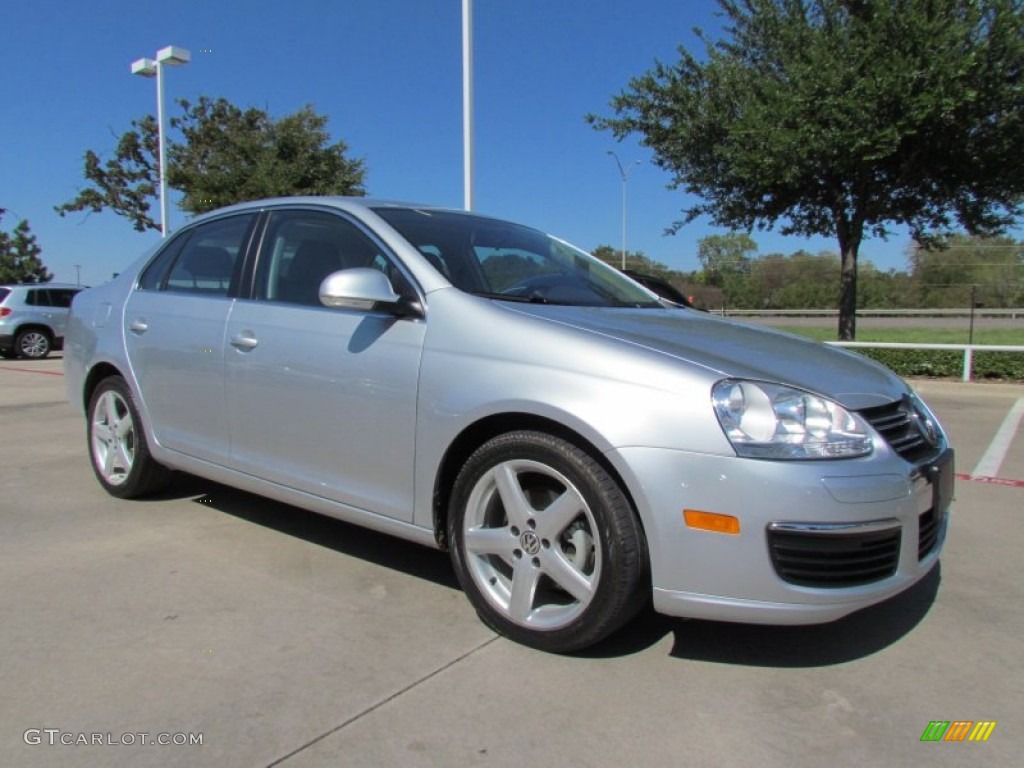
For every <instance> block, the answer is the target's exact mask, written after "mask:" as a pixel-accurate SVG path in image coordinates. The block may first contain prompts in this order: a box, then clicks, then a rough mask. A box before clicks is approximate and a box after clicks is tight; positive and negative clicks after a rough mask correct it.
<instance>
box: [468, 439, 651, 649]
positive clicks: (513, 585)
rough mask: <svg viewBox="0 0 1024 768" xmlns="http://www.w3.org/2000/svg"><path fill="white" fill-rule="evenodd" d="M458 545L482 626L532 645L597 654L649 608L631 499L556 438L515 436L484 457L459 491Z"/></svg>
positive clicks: (477, 456) (494, 444)
mask: <svg viewBox="0 0 1024 768" xmlns="http://www.w3.org/2000/svg"><path fill="white" fill-rule="evenodd" d="M449 537H450V541H451V544H452V559H453V562H454V563H455V568H456V571H457V573H458V574H459V579H460V581H461V582H462V585H463V588H464V589H465V590H466V592H467V594H468V596H469V598H470V600H471V601H472V602H473V604H474V606H475V607H476V609H477V611H478V612H479V613H480V615H481V617H482V618H483V619H484V621H486V622H487V623H488V624H489V625H490V626H491V627H493V628H494V629H496V630H497V631H499V632H501V633H502V634H505V635H508V636H509V637H512V638H513V639H515V640H518V641H519V642H523V643H525V644H527V645H532V646H535V647H539V648H543V649H545V650H553V651H569V650H574V649H576V648H581V647H583V646H585V645H590V644H591V643H593V642H596V641H597V640H599V639H600V638H602V637H604V636H605V635H607V634H609V633H610V632H612V631H614V630H615V629H616V628H618V627H619V626H620V625H621V624H622V623H624V622H625V621H626V620H628V619H629V618H630V617H631V616H632V615H633V614H634V613H635V612H636V611H637V610H638V609H639V608H640V607H641V606H642V605H643V604H644V602H645V600H646V589H645V587H646V576H647V559H646V552H645V550H644V544H643V534H642V532H641V529H640V526H639V524H638V522H637V519H636V516H635V514H634V512H633V510H632V507H631V505H630V504H629V501H628V499H627V498H626V497H625V495H624V494H623V493H622V490H621V489H620V488H619V486H618V484H617V483H616V482H615V480H614V479H613V478H612V477H611V476H610V475H609V474H608V472H607V471H606V470H605V469H604V468H603V467H602V466H601V465H600V464H599V463H598V462H596V461H594V459H593V458H592V457H591V456H590V455H589V454H588V453H586V452H585V451H583V450H582V449H580V448H578V447H577V446H575V445H573V444H571V443H568V442H566V441H564V440H562V439H560V438H556V437H553V436H551V435H547V434H544V433H541V432H532V431H523V432H513V433H508V434H505V435H500V436H498V437H496V438H494V439H492V440H491V441H489V442H487V443H486V444H484V445H483V446H482V447H481V448H480V449H479V450H477V451H476V453H474V454H473V456H472V457H470V459H469V461H467V463H466V465H465V467H464V468H463V470H462V472H460V474H459V477H458V479H457V480H456V483H455V489H454V492H453V496H452V504H451V508H450V512H449Z"/></svg>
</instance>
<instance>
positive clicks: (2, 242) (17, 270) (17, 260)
mask: <svg viewBox="0 0 1024 768" xmlns="http://www.w3.org/2000/svg"><path fill="white" fill-rule="evenodd" d="M5 213H6V211H5V210H4V209H3V208H0V219H2V218H3V216H4V214H5ZM42 252H43V251H42V249H41V248H40V247H39V246H38V245H37V244H36V236H35V235H33V234H32V230H31V228H30V227H29V225H28V221H26V220H25V219H22V220H21V221H19V222H18V223H17V224H16V225H15V227H14V231H13V233H12V234H8V233H7V232H4V231H3V230H0V283H48V282H50V281H51V280H52V279H53V275H52V274H50V272H49V270H47V268H46V266H45V265H44V264H43V262H42V260H41V259H40V258H39V254H41V253H42Z"/></svg>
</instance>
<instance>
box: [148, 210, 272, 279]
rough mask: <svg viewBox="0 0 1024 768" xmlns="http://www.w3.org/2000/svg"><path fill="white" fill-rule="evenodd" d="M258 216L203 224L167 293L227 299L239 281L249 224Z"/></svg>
mask: <svg viewBox="0 0 1024 768" xmlns="http://www.w3.org/2000/svg"><path fill="white" fill-rule="evenodd" d="M254 215H255V214H247V215H244V216H233V217H231V218H229V219H218V220H217V221H211V222H209V223H208V224H201V225H200V226H198V227H196V228H195V229H193V230H192V234H191V237H189V239H188V241H187V242H186V243H185V245H184V247H183V248H182V249H181V254H180V255H179V257H178V259H177V260H176V261H175V262H174V266H173V267H172V268H171V272H170V274H169V275H168V276H167V282H166V285H165V289H166V290H168V291H182V292H187V293H202V294H209V295H213V296H227V295H228V291H229V290H230V289H231V287H232V283H233V282H235V281H237V279H238V278H237V272H238V268H240V267H241V258H240V256H241V255H242V252H243V250H244V248H245V241H246V235H247V233H248V231H249V224H250V223H251V222H252V219H253V216H254Z"/></svg>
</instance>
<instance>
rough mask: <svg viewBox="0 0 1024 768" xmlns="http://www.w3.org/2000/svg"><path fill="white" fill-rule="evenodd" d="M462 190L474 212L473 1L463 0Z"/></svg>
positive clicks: (467, 204) (468, 206)
mask: <svg viewBox="0 0 1024 768" xmlns="http://www.w3.org/2000/svg"><path fill="white" fill-rule="evenodd" d="M462 188H463V207H464V208H465V209H466V210H467V211H472V210H473V0H462Z"/></svg>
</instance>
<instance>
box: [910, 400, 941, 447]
mask: <svg viewBox="0 0 1024 768" xmlns="http://www.w3.org/2000/svg"><path fill="white" fill-rule="evenodd" d="M911 417H912V418H913V420H914V423H915V424H916V425H917V431H918V432H920V433H921V437H923V438H924V439H925V442H927V443H928V445H931V446H935V445H937V444H938V442H939V430H938V428H936V426H935V422H934V421H932V417H931V416H929V415H928V413H927V412H926V411H925V410H924V409H923V408H922V407H921V405H920V404H919V403H918V402H916V401H914V400H912V401H911Z"/></svg>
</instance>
